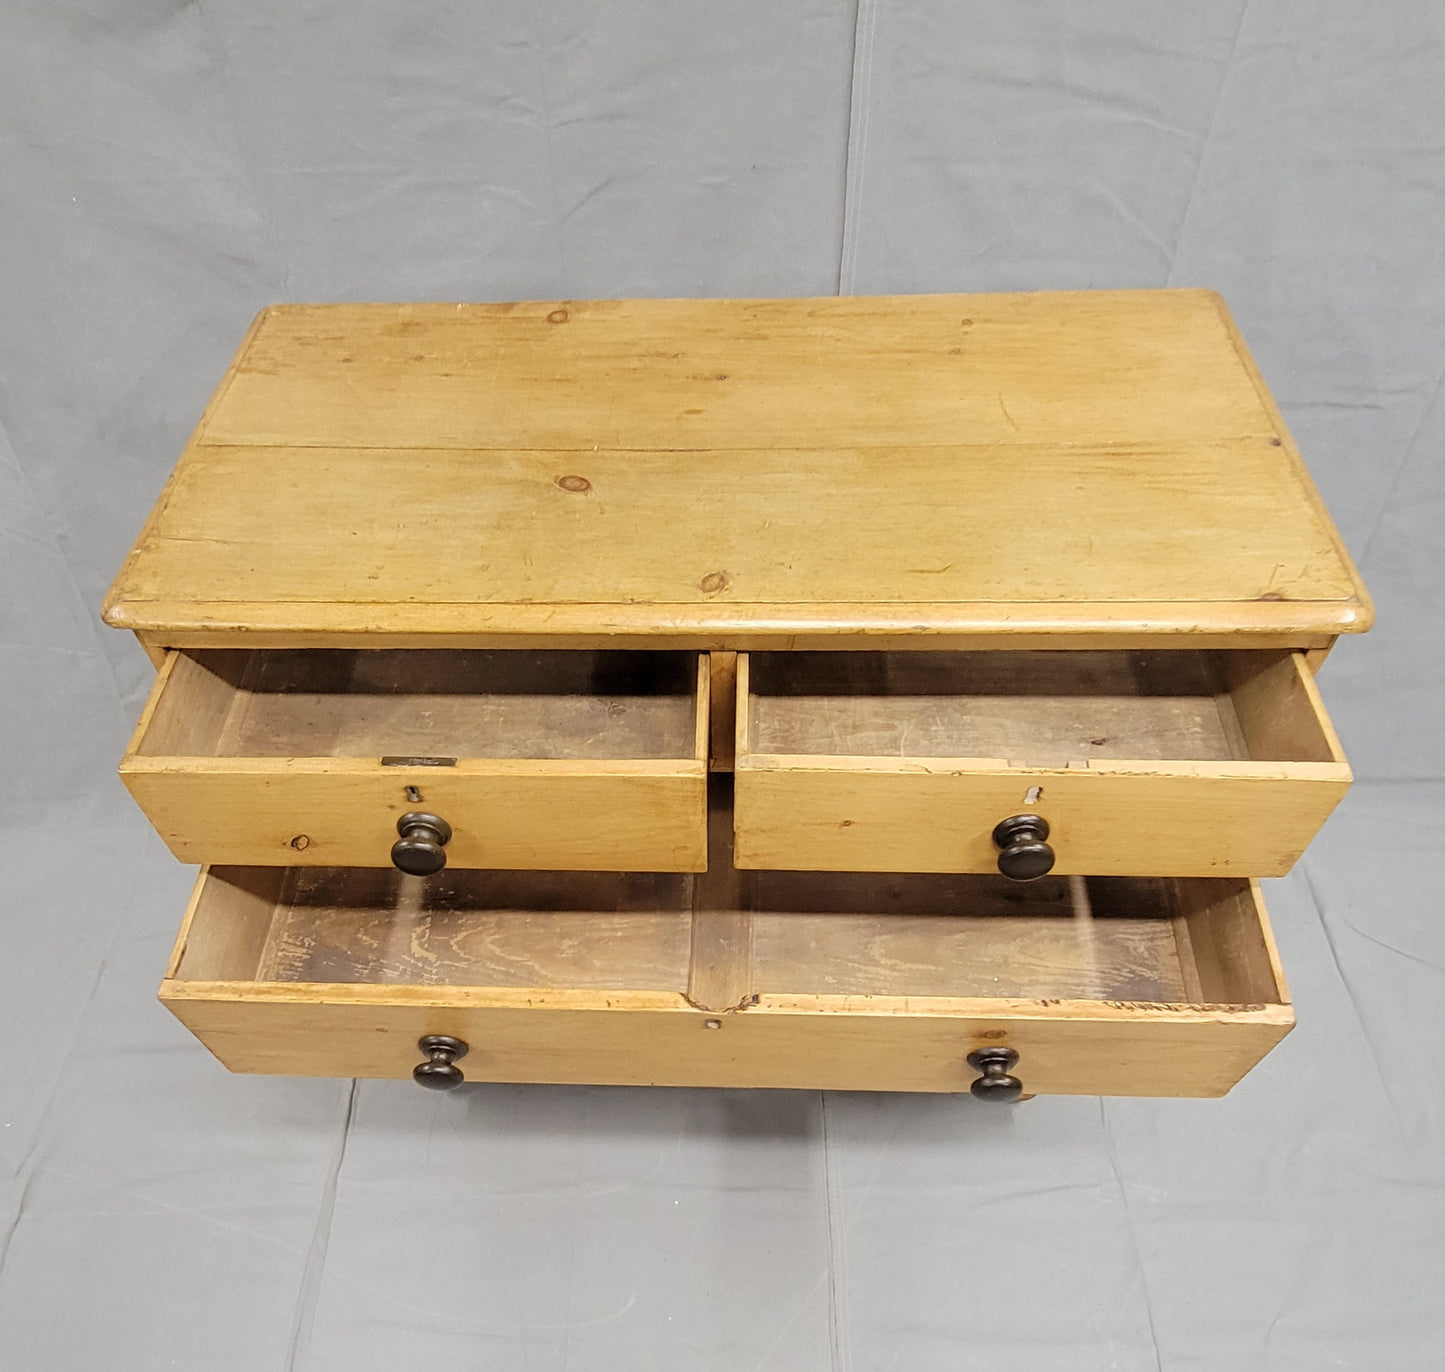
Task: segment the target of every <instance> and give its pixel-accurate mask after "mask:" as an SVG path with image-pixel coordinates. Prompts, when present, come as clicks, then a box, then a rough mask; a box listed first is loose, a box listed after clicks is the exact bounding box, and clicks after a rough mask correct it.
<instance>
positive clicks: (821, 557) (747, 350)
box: [106, 291, 1369, 650]
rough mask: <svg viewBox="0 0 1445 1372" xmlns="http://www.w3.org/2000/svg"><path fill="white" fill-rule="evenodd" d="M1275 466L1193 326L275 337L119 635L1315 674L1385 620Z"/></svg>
mask: <svg viewBox="0 0 1445 1372" xmlns="http://www.w3.org/2000/svg"><path fill="white" fill-rule="evenodd" d="M559 313H560V314H562V315H565V316H566V319H565V320H564V321H563V322H562V323H560V324H557V323H549V322H548V320H549V316H552V315H557V314H559ZM964 320H967V321H969V322H968V323H967V324H964V323H963V321H964ZM479 376H485V378H486V384H485V385H479V384H478V380H477V379H478V377H479ZM541 397H545V399H543V398H541ZM1282 442H1283V440H1281V439H1280V438H1279V437H1278V435H1277V434H1276V432H1275V426H1274V421H1273V419H1272V418H1271V417H1270V412H1269V411H1268V409H1267V407H1266V406H1265V404H1264V401H1263V400H1262V398H1261V395H1260V393H1259V391H1258V389H1257V387H1256V385H1255V382H1254V379H1253V377H1252V374H1251V373H1250V372H1249V371H1248V370H1247V369H1246V367H1245V366H1244V364H1243V363H1242V362H1241V360H1240V355H1239V352H1238V350H1237V348H1236V346H1235V344H1234V342H1233V341H1232V338H1231V335H1230V333H1229V331H1228V329H1227V328H1226V327H1225V325H1224V323H1223V322H1222V319H1221V315H1220V308H1219V305H1218V302H1217V300H1216V299H1215V298H1214V297H1212V296H1210V295H1208V293H1204V292H1168V291H1165V292H1098V293H1072V294H1069V293H1065V294H1061V295H1039V296H988V297H967V296H957V297H911V298H910V297H904V298H897V297H895V298H879V299H855V300H844V301H836V300H835V301H771V302H746V301H744V302H738V301H693V302H687V301H663V302H611V303H608V302H603V303H600V304H593V305H576V304H566V305H551V306H548V305H519V306H469V307H464V308H462V309H453V308H451V307H415V306H336V307H296V308H283V309H278V310H277V311H275V312H274V314H273V315H268V316H267V318H266V320H265V321H263V324H262V326H261V328H260V329H259V331H258V332H257V334H256V335H255V336H254V338H253V339H252V342H251V344H250V346H249V351H248V353H247V355H246V356H245V357H243V358H242V359H240V360H239V362H238V365H237V367H236V369H235V371H234V373H233V374H232V376H231V378H230V380H229V382H228V383H227V386H226V390H225V394H224V395H223V396H222V397H221V399H220V400H219V401H218V403H217V406H216V407H215V409H214V410H213V412H212V414H211V417H210V419H209V420H208V421H207V423H206V424H205V425H204V426H203V429H202V431H201V432H200V433H199V434H198V436H197V439H196V440H195V441H193V443H192V444H191V445H190V446H189V447H188V449H187V451H186V453H185V455H184V456H183V458H182V462H181V467H180V469H179V471H178V475H177V479H176V480H175V481H174V482H173V483H172V485H171V487H170V488H168V492H167V495H166V499H165V503H164V507H163V508H162V509H161V510H159V511H158V513H157V515H156V517H155V519H154V520H153V522H152V523H151V524H150V525H149V526H148V528H147V530H146V532H145V534H144V535H143V539H142V543H141V545H139V546H138V548H137V550H136V552H135V554H134V555H133V556H132V558H131V559H129V560H128V562H127V564H126V567H125V569H124V570H123V572H122V575H121V577H120V578H119V579H118V581H117V583H116V585H115V587H114V588H113V590H112V593H111V596H110V597H109V598H108V601H107V606H106V616H107V618H108V620H109V621H110V622H111V623H114V624H118V625H121V626H123V627H129V628H134V629H137V630H140V631H142V632H143V633H145V634H147V635H148V636H155V635H162V636H163V637H164V638H165V640H166V641H167V642H170V643H174V644H183V645H190V646H200V645H224V644H227V643H235V642H237V641H238V640H239V639H240V638H241V635H242V633H243V632H246V633H251V634H261V635H264V636H265V637H264V638H262V639H252V640H250V641H252V642H256V643H262V642H264V643H265V644H266V645H267V646H276V645H280V644H293V645H296V646H305V645H312V644H319V643H323V642H328V641H329V642H333V643H336V644H338V645H339V644H340V642H341V641H343V640H344V641H346V642H357V641H364V640H365V639H366V638H367V637H368V636H369V638H370V641H371V642H372V643H373V644H377V643H387V644H391V645H394V646H400V645H401V644H402V643H411V644H427V645H438V644H443V643H456V644H458V645H460V644H462V643H468V642H490V643H491V644H492V645H493V646H502V645H503V644H505V645H507V646H513V645H517V644H522V643H528V642H531V643H534V644H535V643H538V642H543V641H546V642H566V643H575V642H577V641H579V640H587V641H593V642H601V641H604V640H605V638H606V636H607V635H625V636H627V637H629V638H632V639H634V640H636V641H637V642H638V643H639V644H640V645H645V644H648V643H653V644H657V643H669V644H689V645H691V646H705V647H709V648H718V649H722V650H731V649H735V648H738V647H748V646H757V645H760V644H767V643H771V644H773V645H775V646H789V647H792V646H798V643H799V641H800V638H799V636H808V641H810V642H812V641H817V642H818V643H819V644H820V646H830V645H829V643H828V640H829V639H830V638H831V637H836V636H838V635H840V634H848V635H856V634H859V633H883V634H894V633H898V634H902V635H903V636H904V637H907V636H909V635H937V636H941V637H944V638H947V639H953V640H958V639H966V638H968V637H970V636H982V637H984V638H985V639H987V638H989V637H994V638H998V637H1007V636H1009V635H1014V634H1019V635H1023V636H1026V637H1027V636H1029V635H1038V634H1051V633H1052V634H1075V635H1078V636H1080V637H1081V638H1084V639H1087V638H1088V637H1089V636H1091V635H1108V636H1111V638H1112V639H1117V636H1119V635H1124V636H1126V637H1128V636H1134V637H1137V638H1138V639H1139V640H1142V641H1148V640H1149V639H1151V638H1152V639H1157V638H1158V637H1159V636H1161V635H1165V636H1167V635H1173V634H1184V633H1188V634H1194V633H1201V634H1207V633H1228V632H1231V631H1235V632H1240V633H1253V634H1257V635H1260V636H1262V637H1264V638H1268V639H1270V640H1272V641H1277V642H1287V643H1296V644H1298V645H1299V646H1315V645H1317V644H1318V643H1322V642H1323V641H1325V640H1326V639H1327V638H1329V637H1331V636H1332V635H1333V634H1335V633H1338V632H1341V631H1359V630H1361V629H1364V628H1366V627H1368V623H1369V613H1368V610H1367V604H1366V602H1365V600H1364V599H1363V592H1362V591H1361V590H1360V588H1359V586H1358V582H1357V578H1356V577H1355V576H1354V573H1353V570H1352V569H1351V568H1349V567H1348V564H1347V560H1345V559H1344V557H1343V554H1342V552H1341V550H1340V548H1339V546H1338V540H1337V537H1336V535H1335V534H1334V531H1333V529H1332V527H1331V526H1330V524H1329V521H1328V518H1327V517H1326V516H1325V515H1324V513H1323V511H1322V507H1321V506H1320V505H1319V502H1318V499H1317V496H1316V495H1315V494H1314V493H1313V489H1312V488H1309V487H1308V481H1307V478H1305V477H1304V476H1303V475H1302V468H1301V467H1300V465H1299V463H1298V460H1297V456H1296V455H1294V454H1293V453H1292V451H1289V450H1286V449H1285V448H1284V447H1282V446H1281V444H1282ZM1020 472H1026V473H1027V474H1028V479H1027V480H1019V479H1018V474H1019V473H1020ZM1041 491H1042V492H1046V493H1047V497H1046V498H1044V499H1040V498H1039V492H1041ZM489 636H490V638H489ZM984 646H988V645H987V644H985V645H984Z"/></svg>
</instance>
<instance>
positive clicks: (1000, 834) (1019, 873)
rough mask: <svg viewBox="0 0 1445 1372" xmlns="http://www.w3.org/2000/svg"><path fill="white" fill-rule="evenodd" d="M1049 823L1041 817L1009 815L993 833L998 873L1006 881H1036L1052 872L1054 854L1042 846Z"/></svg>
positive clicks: (1046, 845) (999, 823)
mask: <svg viewBox="0 0 1445 1372" xmlns="http://www.w3.org/2000/svg"><path fill="white" fill-rule="evenodd" d="M1048 836H1049V822H1048V820H1046V819H1044V818H1043V817H1042V816H1041V815H1010V816H1009V817H1008V818H1007V819H1004V820H1000V821H999V822H998V825H997V826H996V827H995V828H994V831H993V841H994V846H995V847H997V848H998V849H999V855H998V869H999V871H1000V872H1002V873H1003V874H1004V876H1006V877H1008V879H1009V880H1010V881H1037V880H1038V878H1039V877H1041V876H1043V875H1044V874H1045V873H1046V872H1050V871H1052V870H1053V866H1054V850H1053V849H1052V848H1050V847H1049V845H1048V844H1047V843H1045V842H1044V840H1045V839H1046V838H1048Z"/></svg>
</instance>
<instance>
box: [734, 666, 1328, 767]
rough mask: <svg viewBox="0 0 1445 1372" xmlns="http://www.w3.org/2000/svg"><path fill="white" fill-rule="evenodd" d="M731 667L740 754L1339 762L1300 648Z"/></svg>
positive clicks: (1046, 761) (1046, 763)
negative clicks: (740, 712) (740, 703)
mask: <svg viewBox="0 0 1445 1372" xmlns="http://www.w3.org/2000/svg"><path fill="white" fill-rule="evenodd" d="M740 673H741V674H743V675H745V677H746V680H747V693H746V697H745V699H746V702H747V704H746V707H745V709H746V714H745V715H744V717H743V719H742V720H741V726H742V727H741V728H740V729H739V752H740V753H752V754H773V755H804V756H807V755H815V756H816V755H831V756H862V757H920V758H926V757H957V758H996V759H1001V760H1003V761H1005V762H1012V763H1017V764H1019V765H1026V766H1031V767H1068V766H1079V765H1084V764H1087V763H1088V762H1089V761H1091V760H1095V759H1104V758H1109V759H1146V760H1147V759H1171V760H1196V761H1228V760H1249V761H1256V762H1343V761H1344V758H1343V755H1342V754H1341V753H1340V750H1339V744H1338V742H1337V740H1336V739H1335V737H1334V734H1333V731H1332V729H1331V728H1330V725H1329V721H1328V719H1327V717H1326V716H1325V714H1324V712H1323V709H1322V707H1321V706H1320V703H1319V698H1318V694H1317V692H1316V691H1315V689H1314V684H1313V681H1312V679H1311V678H1310V677H1309V674H1308V668H1307V667H1306V665H1305V663H1304V659H1303V657H1302V655H1301V654H1299V653H1291V652H1279V651H1263V650H1259V651H1248V650H1246V651H1228V652H1215V651H1203V650H1192V649H1170V650H1152V651H1118V652H1102V651H1101V652H1072V651H1040V652H965V653H930V652H866V653H753V654H748V655H747V656H746V660H745V661H744V662H742V664H741V666H740ZM740 679H741V677H740ZM739 696H740V699H743V698H744V697H743V695H742V692H741V690H740V692H739Z"/></svg>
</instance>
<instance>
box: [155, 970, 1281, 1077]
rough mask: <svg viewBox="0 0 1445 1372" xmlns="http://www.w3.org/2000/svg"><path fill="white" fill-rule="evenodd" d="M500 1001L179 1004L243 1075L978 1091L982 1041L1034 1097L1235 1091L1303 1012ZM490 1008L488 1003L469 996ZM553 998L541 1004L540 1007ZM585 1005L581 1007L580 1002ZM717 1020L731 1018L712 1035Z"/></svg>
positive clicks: (208, 998)
mask: <svg viewBox="0 0 1445 1372" xmlns="http://www.w3.org/2000/svg"><path fill="white" fill-rule="evenodd" d="M527 999H528V1000H530V1001H531V1002H532V1003H530V1004H523V1003H521V1002H522V997H515V998H513V1003H511V1004H501V1003H498V1000H499V997H497V996H495V995H493V996H484V995H482V994H478V993H470V994H469V993H468V992H466V991H463V990H457V991H453V992H452V993H450V994H449V995H447V996H438V995H436V994H435V992H432V993H429V994H422V995H417V996H407V995H405V992H404V991H403V989H402V988H398V990H397V992H396V993H395V994H394V995H393V996H392V997H390V998H387V999H375V1000H373V999H368V1000H367V1001H364V1002H361V1003H358V1002H357V1001H355V1000H353V999H349V998H348V999H345V1000H343V999H340V998H328V997H326V996H324V995H322V994H320V993H319V992H318V991H317V990H315V989H314V988H313V989H312V990H311V991H309V992H303V991H301V990H300V988H294V989H293V988H287V991H286V993H285V994H284V995H283V994H282V993H280V992H279V991H276V990H272V991H263V990H261V989H259V988H258V989H257V990H256V991H255V992H254V993H251V994H247V995H245V996H237V997H236V998H234V999H230V1000H227V999H225V998H224V992H222V991H220V989H219V988H205V987H195V986H190V987H177V986H172V985H169V984H168V985H167V986H166V987H165V988H163V991H162V1000H163V1001H164V1003H165V1004H166V1005H167V1007H168V1008H169V1009H170V1010H171V1011H172V1012H173V1013H174V1014H175V1015H176V1016H177V1017H178V1018H179V1019H180V1020H181V1021H182V1023H184V1024H185V1025H186V1026H187V1028H189V1029H190V1030H191V1032H192V1033H193V1034H195V1035H196V1037H197V1038H199V1039H200V1040H201V1042H202V1043H204V1044H205V1045H206V1047H207V1048H209V1049H210V1051H211V1052H212V1053H213V1054H214V1055H215V1056H216V1057H217V1058H218V1059H219V1060H220V1061H221V1062H222V1063H223V1064H224V1065H225V1066H226V1067H228V1068H229V1069H230V1070H231V1071H233V1072H257V1073H270V1074H281V1075H286V1076H319V1077H382V1078H387V1077H389V1078H406V1077H410V1076H411V1073H412V1069H413V1068H414V1067H415V1066H416V1065H417V1063H418V1062H419V1061H420V1060H421V1059H422V1057H423V1056H424V1055H423V1054H422V1053H421V1052H420V1051H419V1050H418V1047H417V1043H418V1040H419V1039H420V1038H421V1037H422V1036H423V1035H425V1034H447V1035H450V1036H453V1037H455V1038H459V1039H461V1040H462V1041H463V1042H465V1043H467V1044H468V1045H470V1051H469V1052H468V1053H467V1055H466V1057H465V1058H464V1059H462V1060H461V1061H459V1063H458V1064H457V1065H458V1066H459V1067H460V1068H461V1069H462V1071H463V1074H464V1076H465V1077H466V1079H467V1080H468V1081H506V1082H539V1083H540V1082H556V1083H586V1084H594V1085H617V1086H713V1087H779V1088H787V1089H793V1090H814V1091H930V1092H963V1091H967V1090H968V1089H969V1087H970V1085H971V1083H972V1082H973V1080H974V1079H975V1078H976V1077H977V1075H978V1073H976V1072H975V1071H973V1070H972V1069H971V1068H970V1067H969V1066H968V1063H967V1057H968V1054H969V1053H970V1052H972V1051H974V1050H975V1049H977V1048H984V1047H989V1046H1007V1047H1011V1048H1013V1049H1014V1050H1015V1051H1016V1052H1017V1053H1018V1054H1019V1061H1018V1065H1017V1066H1016V1067H1015V1068H1014V1073H1015V1075H1016V1076H1017V1077H1018V1078H1019V1080H1020V1081H1021V1082H1022V1083H1023V1089H1024V1091H1025V1092H1026V1093H1028V1094H1040V1095H1087V1096H1096V1095H1098V1096H1221V1095H1224V1094H1225V1093H1226V1092H1227V1091H1228V1090H1229V1089H1230V1088H1231V1087H1232V1086H1234V1085H1235V1083H1236V1082H1238V1081H1239V1079H1240V1078H1241V1077H1243V1076H1244V1074H1245V1073H1246V1072H1248V1071H1249V1070H1250V1068H1251V1067H1253V1066H1254V1065H1255V1064H1256V1063H1257V1062H1258V1061H1259V1060H1260V1059H1261V1058H1262V1057H1263V1056H1264V1055H1265V1054H1266V1053H1267V1052H1268V1051H1269V1050H1270V1049H1271V1048H1273V1047H1274V1045H1275V1044H1276V1043H1278V1042H1279V1040H1280V1039H1281V1038H1282V1037H1283V1036H1284V1035H1285V1034H1286V1033H1287V1032H1288V1031H1289V1028H1290V1026H1291V1020H1290V1018H1289V1015H1288V1011H1287V1010H1257V1011H1252V1012H1251V1011H1246V1012H1239V1013H1226V1012H1222V1011H1221V1012H1213V1013H1212V1012H1210V1011H1207V1010H1194V1011H1187V1010H1183V1009H1181V1010H1179V1011H1175V1012H1172V1013H1169V1012H1156V1013H1154V1014H1153V1015H1147V1014H1143V1013H1137V1012H1136V1013H1132V1014H1131V1013H1130V1012H1128V1011H1124V1010H1121V1011H1119V1012H1118V1013H1117V1015H1115V1016H1110V1015H1109V1014H1108V1012H1107V1011H1106V1009H1105V1008H1104V1007H1102V1006H1094V1005H1078V1006H1071V1005H1069V1004H1068V1003H1067V1002H1062V1003H1060V1004H1059V1005H1057V1006H1054V1007H1052V1009H1053V1011H1054V1012H1055V1013H1052V1014H1042V1013H1040V1012H1039V1011H1038V1010H1037V1009H1035V1008H1031V1007H1026V1006H1023V1005H1020V1006H1018V1007H1016V1009H1015V1012H1014V1013H1012V1014H1011V1013H1009V1011H1008V1009H1007V1008H1006V1007H1003V1006H984V1005H980V1006H978V1010H979V1013H976V1014H972V1015H970V1014H968V1013H966V1012H957V1013H955V1012H952V1011H947V1012H940V1013H926V1012H925V1013H918V1012H917V1010H915V1011H914V1012H912V1013H910V1012H908V1011H903V1010H900V1009H897V1008H888V1007H885V1008H883V1009H881V1010H880V1009H876V1008H873V1009H870V1008H869V1007H867V1006H865V1005H863V1004H862V1003H861V1002H856V1003H853V1004H849V1003H848V1000H847V999H846V998H832V997H807V998H795V999H790V1000H782V1001H775V1000H773V999H771V998H763V999H762V1000H760V1001H759V1003H758V1004H757V1005H754V1006H751V1007H749V1008H748V1009H746V1010H740V1011H734V1012H731V1013H725V1014H722V1015H710V1014H708V1013H707V1012H706V1011H701V1010H697V1009H695V1008H694V1007H692V1006H690V1005H688V1004H687V1003H686V1002H685V1001H684V1000H683V999H682V998H681V997H680V996H678V997H666V998H664V997H659V996H652V997H641V996H639V997H636V998H633V1003H631V1004H629V1003H628V1001H629V998H628V997H625V996H623V997H620V998H619V997H618V996H616V995H613V996H610V997H608V999H609V1000H610V1001H611V1002H612V1003H611V1004H610V1005H607V1006H605V1007H604V1006H603V1004H602V1003H601V998H600V997H597V996H595V995H594V996H591V997H574V998H571V1000H570V1003H569V998H567V997H565V996H556V997H554V998H553V999H554V1002H555V1003H553V1004H548V1003H547V997H538V996H531V997H528V998H527ZM468 1001H472V1002H474V1003H470V1004H469V1003H467V1002H468ZM539 1002H540V1003H539ZM579 1002H580V1003H579ZM709 1021H711V1022H712V1023H713V1024H715V1025H717V1026H718V1027H717V1028H709V1027H708V1025H709Z"/></svg>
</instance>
